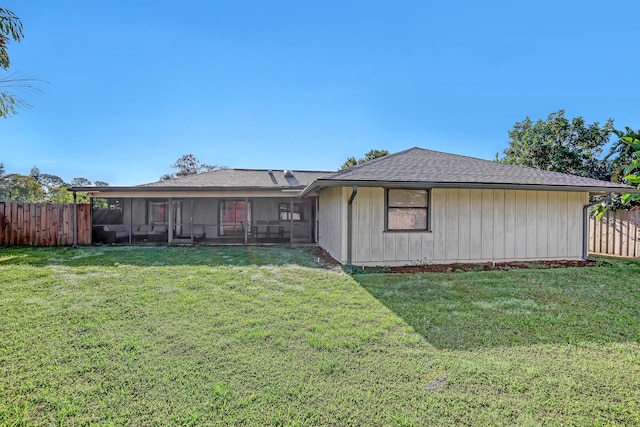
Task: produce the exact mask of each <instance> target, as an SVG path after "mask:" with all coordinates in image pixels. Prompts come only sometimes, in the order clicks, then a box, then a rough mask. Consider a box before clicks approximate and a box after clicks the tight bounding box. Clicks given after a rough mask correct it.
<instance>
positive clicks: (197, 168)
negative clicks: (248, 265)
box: [160, 154, 222, 181]
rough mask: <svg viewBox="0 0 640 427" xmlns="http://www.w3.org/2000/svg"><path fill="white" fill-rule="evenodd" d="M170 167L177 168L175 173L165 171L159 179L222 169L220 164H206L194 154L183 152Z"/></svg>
mask: <svg viewBox="0 0 640 427" xmlns="http://www.w3.org/2000/svg"><path fill="white" fill-rule="evenodd" d="M171 167H172V168H174V169H178V171H177V172H175V173H171V174H169V173H167V174H164V175H162V176H161V177H160V181H166V180H168V179H176V178H180V177H183V176H189V175H195V174H197V173H201V172H210V171H214V170H218V169H222V167H221V166H217V165H208V164H206V163H202V162H201V161H200V160H198V158H197V157H196V156H194V155H193V154H183V155H182V156H180V158H178V160H176V162H175V163H174V164H173V165H171Z"/></svg>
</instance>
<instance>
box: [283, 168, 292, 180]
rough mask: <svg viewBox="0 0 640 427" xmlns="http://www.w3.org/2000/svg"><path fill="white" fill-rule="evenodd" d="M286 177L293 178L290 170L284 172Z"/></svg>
mask: <svg viewBox="0 0 640 427" xmlns="http://www.w3.org/2000/svg"><path fill="white" fill-rule="evenodd" d="M284 177H285V178H293V172H291V171H290V170H289V169H285V170H284Z"/></svg>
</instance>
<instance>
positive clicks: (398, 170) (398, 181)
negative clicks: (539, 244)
mask: <svg viewBox="0 0 640 427" xmlns="http://www.w3.org/2000/svg"><path fill="white" fill-rule="evenodd" d="M348 185H360V186H389V187H393V186H395V187H400V186H402V187H420V186H421V187H425V186H426V187H431V188H438V187H440V188H454V187H457V188H502V189H508V188H512V189H535V190H544V189H555V190H569V191H589V192H600V193H602V192H617V193H620V192H624V193H627V192H637V190H635V189H634V188H633V187H630V186H627V185H624V184H617V183H612V182H607V181H599V180H596V179H591V178H584V177H580V176H575V175H568V174H563V173H559V172H549V171H544V170H540V169H534V168H528V167H524V166H516V165H509V164H505V163H499V162H495V161H490V160H483V159H477V158H474V157H467V156H461V155H457V154H449V153H443V152H440V151H433V150H426V149H424V148H418V147H414V148H410V149H408V150H405V151H400V152H398V153H394V154H389V155H387V156H384V157H380V158H378V159H375V160H371V161H369V162H367V163H363V164H360V165H356V166H352V167H350V168H348V169H344V170H342V171H338V172H336V173H333V174H330V175H327V176H324V177H320V178H318V179H317V180H316V181H315V182H314V183H312V184H311V185H310V186H309V187H307V188H306V189H305V191H304V192H303V195H304V194H306V193H308V192H310V191H313V190H314V189H316V188H321V187H330V186H348Z"/></svg>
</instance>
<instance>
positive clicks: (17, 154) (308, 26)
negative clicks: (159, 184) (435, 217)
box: [0, 0, 640, 185]
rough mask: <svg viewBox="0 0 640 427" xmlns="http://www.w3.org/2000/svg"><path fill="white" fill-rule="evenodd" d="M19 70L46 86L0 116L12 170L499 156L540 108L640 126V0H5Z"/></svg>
mask: <svg viewBox="0 0 640 427" xmlns="http://www.w3.org/2000/svg"><path fill="white" fill-rule="evenodd" d="M0 7H4V8H7V9H10V10H12V11H13V12H14V13H16V14H17V15H18V16H19V17H20V18H21V19H22V21H23V24H24V32H25V38H24V40H23V41H22V42H21V43H19V44H15V43H14V44H12V45H11V46H10V48H9V49H10V50H9V53H10V56H11V61H12V67H11V69H10V70H11V71H14V72H19V73H22V74H29V75H31V76H34V77H37V78H38V79H41V80H43V81H47V82H48V83H47V84H44V83H43V84H41V85H40V87H41V88H42V89H43V92H42V94H39V95H38V94H35V95H33V94H32V95H27V97H26V98H27V101H29V102H30V103H31V104H32V105H33V107H32V108H30V109H26V110H22V111H21V112H20V113H19V114H18V115H16V116H13V117H11V118H9V119H5V120H0V162H3V163H4V164H5V167H6V169H7V172H12V173H13V172H15V173H23V174H26V173H28V172H29V170H30V169H31V167H32V166H34V165H37V166H38V167H39V168H40V170H41V171H42V172H46V173H51V174H55V175H59V176H60V177H62V178H63V179H65V180H67V181H70V180H71V179H72V178H74V177H85V178H88V179H90V180H92V181H94V180H102V181H107V182H109V183H110V184H111V185H134V184H141V183H144V182H151V181H156V180H157V179H158V178H159V177H160V176H161V175H162V174H164V173H167V172H171V169H170V167H169V166H170V165H171V164H172V163H173V162H174V161H175V160H176V159H177V158H178V157H179V156H180V155H182V154H186V153H193V154H194V155H196V156H197V157H198V158H199V159H200V160H202V161H203V162H206V163H210V164H218V165H223V166H229V167H245V168H273V169H281V168H287V169H307V170H332V169H337V168H338V167H339V166H340V165H341V164H342V162H343V161H344V160H345V159H346V158H347V157H349V156H356V157H358V156H362V155H363V154H364V153H365V152H366V151H368V150H369V149H371V148H376V149H387V150H389V151H391V152H395V151H400V150H403V149H406V148H410V147H413V146H420V147H423V148H429V149H433V150H440V151H447V152H451V153H459V154H466V155H470V156H474V157H480V158H485V159H493V158H494V157H495V154H496V153H497V152H500V153H502V150H504V148H505V147H506V145H507V141H508V135H507V132H508V131H509V129H511V127H512V126H513V124H514V123H515V122H517V121H521V120H523V119H524V118H525V117H527V116H529V117H531V118H532V119H534V120H535V119H539V118H545V117H546V116H547V115H548V114H549V113H551V112H554V111H557V110H559V109H565V110H566V115H567V116H568V117H576V116H583V117H584V118H585V120H587V122H589V123H591V122H594V121H598V122H601V123H602V122H604V121H605V120H606V119H607V118H609V117H611V118H613V119H614V120H615V125H616V127H618V128H623V127H624V126H631V127H634V128H638V127H640V120H639V119H640V105H639V104H638V103H637V98H638V96H637V90H638V77H639V75H640V67H639V62H640V59H639V57H638V55H637V41H638V36H637V25H634V24H633V19H635V18H634V17H637V16H638V14H639V12H640V3H638V2H636V1H617V0H612V1H610V2H606V3H605V2H595V1H579V2H578V1H557V0H556V1H547V0H538V1H535V2H533V1H528V2H514V1H508V2H507V1H504V2H501V1H494V2H492V1H487V2H476V1H473V2H472V1H448V2H444V1H441V2H429V1H394V2H391V1H385V2H383V1H375V0H373V1H371V0H370V1H332V0H323V1H321V2H308V1H279V0H272V1H243V0H234V1H190V0H185V1H182V2H178V3H176V2H167V1H162V0H156V1H146V0H138V1H101V2H96V1H66V0H60V1H55V2H51V1H49V0H47V1H45V0H30V1H28V2H25V1H19V0H0Z"/></svg>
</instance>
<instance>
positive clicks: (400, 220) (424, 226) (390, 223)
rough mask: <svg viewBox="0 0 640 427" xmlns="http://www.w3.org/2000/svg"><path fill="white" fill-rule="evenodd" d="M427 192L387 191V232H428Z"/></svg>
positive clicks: (396, 189) (397, 189)
mask: <svg viewBox="0 0 640 427" xmlns="http://www.w3.org/2000/svg"><path fill="white" fill-rule="evenodd" d="M428 229H429V190H409V189H400V188H390V189H388V190H387V230H390V231H407V230H423V231H425V230H428Z"/></svg>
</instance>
